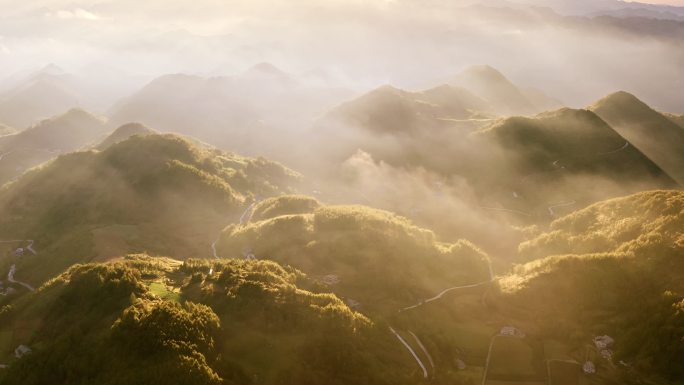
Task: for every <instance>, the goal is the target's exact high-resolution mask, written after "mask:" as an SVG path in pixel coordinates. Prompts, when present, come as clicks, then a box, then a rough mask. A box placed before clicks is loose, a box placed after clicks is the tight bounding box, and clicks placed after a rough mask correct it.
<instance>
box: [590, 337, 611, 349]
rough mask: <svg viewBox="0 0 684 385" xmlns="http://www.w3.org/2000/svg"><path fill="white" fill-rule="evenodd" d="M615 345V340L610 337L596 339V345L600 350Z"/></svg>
mask: <svg viewBox="0 0 684 385" xmlns="http://www.w3.org/2000/svg"><path fill="white" fill-rule="evenodd" d="M614 343H615V340H614V339H613V338H612V337H610V336H606V335H604V336H596V337H594V345H596V348H597V349H599V350H602V349H607V348H609V347H611V346H613V344H614Z"/></svg>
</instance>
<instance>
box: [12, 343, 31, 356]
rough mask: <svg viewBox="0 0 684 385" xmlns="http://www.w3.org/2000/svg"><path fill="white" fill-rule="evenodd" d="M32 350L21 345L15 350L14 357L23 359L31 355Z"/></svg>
mask: <svg viewBox="0 0 684 385" xmlns="http://www.w3.org/2000/svg"><path fill="white" fill-rule="evenodd" d="M31 351H32V350H31V348H29V347H28V346H26V345H19V346H18V347H17V348H16V349H14V356H15V357H17V358H21V357H23V356H25V355H27V354H31Z"/></svg>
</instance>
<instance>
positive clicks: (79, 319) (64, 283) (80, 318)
mask: <svg viewBox="0 0 684 385" xmlns="http://www.w3.org/2000/svg"><path fill="white" fill-rule="evenodd" d="M156 282H162V283H163V284H164V285H166V286H167V288H168V290H179V291H180V297H179V299H178V301H169V300H162V299H160V297H158V296H157V295H156V294H154V293H153V292H152V291H150V289H149V288H150V287H151V284H152V283H156ZM302 285H304V286H307V285H309V286H312V285H313V286H315V284H314V283H312V282H310V281H309V280H308V279H307V278H306V276H305V275H304V274H302V273H301V272H299V271H297V270H294V269H291V268H283V267H281V266H279V265H277V264H275V263H273V262H263V261H239V260H226V261H207V260H189V261H186V262H185V263H183V264H180V263H179V262H175V261H173V260H169V259H160V258H151V257H147V256H144V255H136V256H129V257H127V258H126V259H125V260H123V261H120V262H114V263H107V264H87V265H75V266H73V267H72V268H70V269H69V270H68V271H67V272H65V273H64V274H62V275H60V276H59V277H58V278H56V279H54V280H51V281H50V282H49V283H47V284H46V285H44V286H43V287H41V288H40V290H39V291H38V292H37V293H35V294H33V295H31V296H28V297H24V298H22V300H21V301H19V302H17V303H16V304H14V305H12V306H6V307H4V308H3V309H2V311H0V318H1V319H2V321H3V322H2V325H1V326H0V333H8V332H9V333H10V334H14V338H13V339H12V340H13V341H15V342H16V341H17V340H18V339H19V338H23V340H19V341H18V343H23V344H26V345H28V346H31V347H32V349H33V352H32V353H31V354H28V355H26V356H25V357H23V358H21V359H18V360H14V361H13V362H11V363H10V366H9V368H8V369H6V370H5V371H3V372H0V376H1V377H0V383H3V384H15V383H17V384H19V383H20V384H26V385H28V384H45V383H51V384H92V383H98V384H168V383H174V384H250V383H260V384H291V383H297V384H320V383H329V384H351V383H365V384H402V383H408V381H409V380H410V377H408V376H405V375H403V374H401V372H402V371H397V370H394V369H395V368H396V367H401V365H404V364H405V361H404V358H405V357H404V356H403V355H402V353H403V352H402V351H401V350H400V347H399V346H398V345H396V344H395V341H393V340H392V336H391V335H389V333H388V332H387V331H386V329H385V328H381V327H379V326H375V325H374V324H373V323H371V322H370V321H369V320H368V319H367V318H366V317H364V316H362V315H360V314H359V313H355V312H353V311H351V310H350V309H349V308H348V307H347V306H346V305H345V304H344V303H343V302H342V301H341V300H340V299H338V298H337V297H335V296H334V295H332V294H326V293H319V292H312V291H308V290H306V289H304V288H302ZM18 325H34V327H33V328H32V329H31V330H30V331H29V332H28V333H27V332H26V330H19V326H18ZM0 348H2V352H1V353H2V355H3V357H4V358H5V359H7V357H8V356H9V355H8V353H9V352H10V349H13V348H14V346H11V345H7V346H1V347H0Z"/></svg>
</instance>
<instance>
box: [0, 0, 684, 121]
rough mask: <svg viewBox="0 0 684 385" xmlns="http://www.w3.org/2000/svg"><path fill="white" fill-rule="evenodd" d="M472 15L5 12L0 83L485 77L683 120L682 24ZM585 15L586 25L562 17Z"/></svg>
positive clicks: (372, 81)
mask: <svg viewBox="0 0 684 385" xmlns="http://www.w3.org/2000/svg"><path fill="white" fill-rule="evenodd" d="M479 3H480V4H478V2H477V1H456V2H455V1H430V2H423V1H420V2H417V1H412V0H398V1H386V0H376V1H371V2H368V1H337V0H326V1H320V0H319V1H307V0H299V1H280V2H273V1H230V2H222V1H208V0H201V1H197V2H193V3H192V4H191V5H190V4H188V3H185V2H180V1H174V2H169V1H146V2H144V3H143V4H140V3H139V2H135V3H134V2H130V1H116V2H113V1H98V2H85V1H80V2H79V1H69V2H66V1H34V2H30V3H25V2H16V1H9V0H3V1H2V5H0V6H1V7H2V9H3V12H2V14H1V16H0V56H1V58H2V60H0V70H1V71H2V73H3V74H4V75H5V76H6V77H8V76H11V75H15V76H16V73H17V72H20V71H23V72H26V71H27V70H30V69H38V68H41V67H42V66H44V65H46V64H48V63H55V64H56V65H58V66H59V67H61V68H62V69H64V71H65V72H67V73H71V74H75V75H78V76H86V78H87V79H89V80H92V81H97V80H100V81H102V78H107V79H112V78H116V79H117V80H118V81H117V82H116V85H118V87H114V84H110V85H108V84H107V83H104V84H102V86H103V87H100V88H101V90H100V91H101V92H102V93H111V95H109V96H110V97H109V98H108V100H109V101H111V102H112V103H113V102H114V101H115V99H117V98H118V97H121V96H122V94H125V93H126V91H128V92H130V93H132V92H133V91H135V89H136V87H139V86H140V85H141V84H144V82H145V81H146V80H150V79H152V78H154V77H157V76H159V75H162V74H167V73H189V74H196V75H203V76H215V75H229V74H236V73H240V72H242V71H244V70H246V69H247V68H249V67H251V66H252V65H254V64H256V63H260V62H270V63H272V64H274V65H276V66H277V67H279V68H281V69H283V70H285V71H286V72H288V73H290V74H293V75H295V76H297V77H300V78H302V79H303V80H307V81H311V82H318V83H319V84H320V83H321V82H323V83H326V84H330V85H335V86H339V87H346V88H352V89H356V90H359V91H361V90H367V89H369V88H373V87H375V86H378V85H381V84H387V83H389V84H393V85H396V86H400V87H417V88H420V87H423V86H425V85H428V84H434V83H439V82H441V81H443V80H444V79H445V78H449V77H451V76H453V75H454V74H456V73H457V72H459V71H460V70H463V69H464V68H466V67H468V66H470V65H473V64H489V65H492V66H494V67H496V68H498V69H500V70H501V71H503V72H504V73H506V74H508V75H509V76H510V77H511V79H513V80H514V81H517V82H520V83H523V84H526V85H529V86H534V87H537V88H540V89H542V90H544V91H546V92H548V93H549V94H551V95H553V96H555V97H556V98H558V99H560V100H561V101H563V102H565V103H566V104H568V105H571V106H582V105H585V104H587V103H589V102H591V101H592V100H594V99H597V98H599V97H601V96H602V95H604V94H607V93H609V92H612V91H615V90H617V89H626V90H628V91H631V92H635V93H637V94H639V95H641V96H642V97H644V98H645V99H646V100H647V101H648V102H650V103H652V104H654V105H656V106H657V107H660V108H664V109H668V110H671V111H673V112H682V111H683V110H682V109H683V108H684V107H683V106H682V105H681V100H675V99H677V95H679V94H681V91H682V89H684V83H683V79H682V77H683V76H684V75H682V72H681V68H682V66H683V64H684V53H683V52H684V50H682V49H681V44H682V43H681V42H682V39H681V37H682V30H683V27H682V25H681V22H675V21H672V22H671V23H672V24H671V25H669V26H668V28H669V29H670V30H671V31H672V33H667V34H664V33H663V27H662V26H660V27H659V26H656V25H654V24H653V21H652V20H650V19H640V20H636V21H632V22H630V25H628V26H625V25H623V24H622V23H620V21H619V19H617V18H611V17H603V18H596V17H594V15H595V14H596V12H597V10H599V9H600V8H599V7H598V6H597V3H598V4H605V7H604V9H608V10H609V9H613V8H615V7H616V3H617V2H611V1H605V2H569V1H568V2H564V1H555V2H549V3H544V2H540V1H537V2H534V5H536V6H539V5H550V6H553V7H555V8H556V9H557V10H558V11H552V10H551V9H549V8H529V7H526V6H524V5H523V4H521V3H523V2H522V1H521V2H505V1H496V2H479ZM471 4H475V5H471ZM573 4H574V5H573ZM578 4H585V6H584V7H580V6H579V5H578ZM589 4H591V6H589ZM571 5H572V6H571ZM673 9H675V10H678V9H677V8H673ZM582 11H583V12H584V14H586V15H588V16H586V17H584V16H583V17H566V16H563V14H562V13H560V12H565V13H566V14H570V13H572V14H577V13H578V12H579V13H582ZM678 11H679V10H678ZM556 12H558V13H556ZM679 12H681V11H679ZM656 68H657V70H655V69H656ZM644 74H650V76H643V75H644ZM645 79H648V80H645ZM136 80H137V81H136ZM96 84H97V83H96ZM98 85H100V84H98ZM107 85H108V86H109V87H106V86H107ZM124 85H125V86H126V87H124ZM111 88H115V89H111ZM122 88H123V89H122ZM110 89H111V90H110ZM89 98H90V97H89ZM83 103H86V101H84V102H83ZM103 104H105V103H99V104H98V105H96V107H99V108H101V109H103V110H104V108H103Z"/></svg>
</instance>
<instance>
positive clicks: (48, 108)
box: [0, 70, 80, 127]
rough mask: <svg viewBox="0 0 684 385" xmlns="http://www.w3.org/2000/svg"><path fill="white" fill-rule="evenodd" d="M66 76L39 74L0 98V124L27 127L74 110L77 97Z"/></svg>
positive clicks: (78, 100)
mask: <svg viewBox="0 0 684 385" xmlns="http://www.w3.org/2000/svg"><path fill="white" fill-rule="evenodd" d="M69 76H70V75H67V74H61V73H59V74H55V73H53V71H47V70H46V71H41V72H38V73H36V74H33V75H32V76H31V77H29V78H28V79H25V80H24V81H22V82H20V83H19V84H18V85H16V86H15V87H14V88H12V89H10V90H8V91H6V92H4V93H1V94H0V121H1V122H3V123H5V124H9V125H11V126H14V127H27V126H29V125H31V124H33V123H34V122H36V121H39V120H40V119H45V118H47V117H50V116H54V115H57V114H59V113H62V112H64V111H66V110H68V109H70V108H74V107H78V106H79V104H80V97H79V95H78V94H76V93H75V91H74V90H73V89H71V87H70V85H69V83H70V81H71V79H70V78H69Z"/></svg>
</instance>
